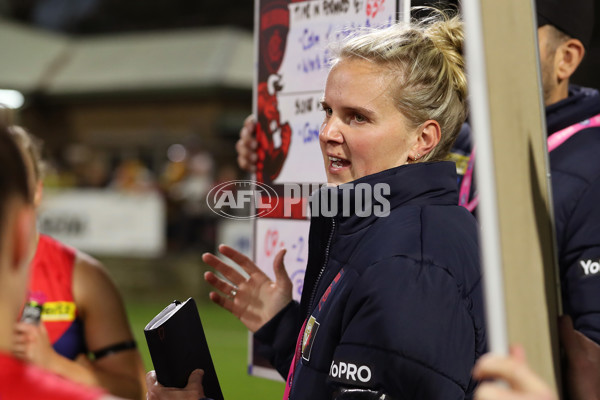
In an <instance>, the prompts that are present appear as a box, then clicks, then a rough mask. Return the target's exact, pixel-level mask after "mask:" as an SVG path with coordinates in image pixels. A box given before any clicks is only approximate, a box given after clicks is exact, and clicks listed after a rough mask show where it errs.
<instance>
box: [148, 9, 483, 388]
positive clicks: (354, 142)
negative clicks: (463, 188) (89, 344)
mask: <svg viewBox="0 0 600 400" xmlns="http://www.w3.org/2000/svg"><path fill="white" fill-rule="evenodd" d="M462 43H463V33H462V24H461V22H460V20H459V19H458V17H449V16H447V15H446V14H444V13H441V12H437V13H436V12H434V15H433V16H432V17H431V18H428V19H426V20H424V21H422V22H416V23H414V24H411V25H393V26H390V27H389V28H385V29H377V30H372V31H369V32H360V33H359V34H357V35H356V36H353V37H350V38H348V39H346V40H345V41H344V42H342V43H341V44H340V46H338V47H337V48H335V49H334V51H335V57H334V59H333V62H332V67H331V70H330V72H329V75H328V78H327V83H326V86H325V92H324V96H323V100H322V102H321V104H322V107H323V110H324V121H323V124H322V126H321V130H320V136H319V138H320V145H321V152H322V154H323V161H324V164H325V170H326V174H327V179H328V183H329V184H330V186H328V187H325V188H323V189H321V191H320V192H317V193H315V194H314V195H313V196H312V199H311V201H312V207H313V208H314V207H318V208H319V211H322V208H321V207H320V206H321V205H322V204H323V202H325V203H326V204H328V205H337V207H333V208H334V209H335V208H336V209H337V213H334V214H333V215H331V213H330V211H331V208H329V209H328V212H327V213H319V212H316V213H315V210H314V209H313V213H312V215H313V216H312V218H311V227H310V236H309V258H308V265H307V269H306V275H305V280H304V287H303V293H302V298H301V301H300V303H296V302H294V301H292V296H291V287H292V285H291V282H290V280H289V278H288V276H287V274H286V272H285V269H284V267H283V257H284V252H283V251H282V252H280V253H279V254H278V255H277V256H276V258H275V262H274V269H275V276H276V279H275V281H271V280H270V279H269V278H268V277H267V276H266V275H265V274H264V273H263V272H261V270H260V269H259V268H258V267H257V266H256V265H254V264H253V263H252V261H251V260H249V259H248V258H246V257H244V256H243V255H241V254H240V253H238V252H237V251H235V250H233V249H231V248H229V247H227V246H221V247H220V249H219V250H220V252H221V253H222V254H224V255H225V256H227V257H229V258H230V259H232V260H233V261H234V262H236V263H237V264H239V265H240V266H241V267H242V268H243V269H244V270H245V271H246V272H247V273H248V274H249V278H248V277H245V276H243V275H242V274H240V273H238V272H236V270H235V269H233V268H232V267H230V266H228V265H227V264H225V263H223V262H222V261H220V260H219V259H218V258H217V257H215V256H214V255H212V254H205V255H204V256H203V259H204V261H205V262H207V263H208V264H210V265H211V266H213V267H214V268H215V269H216V270H217V271H219V272H221V273H222V274H223V275H224V277H225V278H227V280H224V279H220V278H219V277H217V275H216V274H214V273H212V272H208V273H207V274H206V275H205V278H206V280H207V281H208V282H209V283H210V284H212V285H213V286H214V287H215V288H216V289H217V290H218V292H212V293H211V295H210V297H211V299H212V300H213V301H214V302H216V303H217V304H219V305H221V306H222V307H224V308H225V309H227V310H229V311H230V312H232V313H233V314H234V315H236V316H237V317H238V318H239V319H240V320H241V321H242V322H243V323H244V324H245V325H246V326H247V327H248V329H250V330H251V331H252V332H254V337H255V339H257V341H258V342H260V343H261V346H260V348H259V350H260V351H261V352H262V354H263V355H264V356H266V357H267V358H268V359H269V360H270V361H271V362H272V364H273V365H274V366H275V367H276V368H277V369H278V371H279V372H280V373H281V374H282V375H283V376H284V377H287V380H286V392H285V395H284V398H285V399H331V398H334V399H350V398H352V399H388V398H389V399H420V400H427V399H465V398H471V397H472V395H473V391H474V388H475V385H476V382H475V380H473V379H472V378H471V369H472V368H473V365H474V363H475V361H476V360H477V358H478V357H479V356H480V355H481V354H482V353H483V351H484V349H485V333H484V321H483V307H482V292H481V291H482V288H481V277H480V271H479V249H478V239H477V231H478V230H477V224H476V221H475V219H474V218H473V216H472V215H471V214H470V213H469V212H468V211H467V210H466V209H464V208H462V207H459V206H458V205H457V204H458V193H457V185H456V169H455V166H454V164H453V163H452V162H449V161H445V160H446V157H447V155H448V151H449V149H450V148H451V146H452V144H453V142H454V140H455V138H456V135H457V134H458V131H459V129H460V127H461V124H462V123H463V122H464V120H465V117H466V113H467V110H466V108H467V106H466V103H467V88H466V77H465V72H464V62H463V58H462V55H461V53H462ZM378 190H379V194H382V195H383V198H384V199H385V200H384V201H381V199H380V198H378V197H377V196H374V193H378ZM317 200H318V201H319V202H318V203H317ZM296 338H297V341H296ZM147 381H148V382H149V383H150V384H151V387H150V388H149V393H150V394H151V395H153V396H154V395H156V396H157V398H170V397H169V396H170V395H171V394H172V393H173V392H172V391H167V390H166V389H164V388H161V387H160V386H158V385H156V384H155V382H154V381H153V377H152V375H150V376H149V378H147ZM195 382H196V383H194V384H197V381H195ZM188 389H190V388H188ZM192 392H193V390H192ZM196 394H198V393H196ZM190 398H191V397H190Z"/></svg>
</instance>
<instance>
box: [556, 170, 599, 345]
mask: <svg viewBox="0 0 600 400" xmlns="http://www.w3.org/2000/svg"><path fill="white" fill-rule="evenodd" d="M599 199H600V178H598V179H596V180H595V181H594V182H591V183H590V185H589V186H588V187H587V190H585V192H583V194H582V195H581V196H580V197H579V199H578V201H577V203H576V204H575V205H574V208H573V213H572V214H571V217H570V218H569V219H568V220H567V221H566V222H565V223H564V224H565V226H564V227H563V230H564V231H563V233H562V237H563V241H564V244H563V246H564V247H563V248H561V249H560V251H559V253H560V260H559V263H560V265H561V274H562V276H561V286H562V290H563V300H564V302H565V304H564V309H565V311H566V312H567V313H568V314H570V315H571V317H572V318H573V324H574V326H575V329H577V330H579V331H580V332H582V333H583V334H585V335H586V336H587V337H589V338H590V339H592V340H594V341H595V342H596V343H599V344H600V207H599V206H598V200H599Z"/></svg>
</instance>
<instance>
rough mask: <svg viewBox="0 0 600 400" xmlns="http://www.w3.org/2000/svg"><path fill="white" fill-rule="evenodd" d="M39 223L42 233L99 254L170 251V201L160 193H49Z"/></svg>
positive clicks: (146, 255)
mask: <svg viewBox="0 0 600 400" xmlns="http://www.w3.org/2000/svg"><path fill="white" fill-rule="evenodd" d="M38 226H39V230H40V232H42V233H45V234H48V235H50V236H52V237H54V238H56V239H58V240H60V241H62V242H64V243H66V244H68V245H70V246H73V247H75V248H77V249H79V250H82V251H85V252H89V253H91V254H96V255H111V256H125V257H143V258H150V257H157V256H160V255H161V254H162V253H163V252H164V250H165V235H166V233H165V205H164V201H163V198H162V196H161V195H160V194H158V193H156V192H146V193H123V192H116V191H109V190H96V189H73V190H61V191H56V192H50V191H47V192H45V193H44V200H43V203H42V206H41V209H40V213H39V217H38Z"/></svg>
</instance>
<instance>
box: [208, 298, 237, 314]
mask: <svg viewBox="0 0 600 400" xmlns="http://www.w3.org/2000/svg"><path fill="white" fill-rule="evenodd" d="M208 297H209V298H210V300H211V301H212V302H213V303H215V304H217V305H219V306H221V307H223V308H224V309H226V310H227V311H229V312H230V313H232V314H233V315H235V316H236V317H238V318H239V315H237V314H235V312H234V305H233V301H232V300H229V299H228V298H227V297H225V296H221V295H220V294H219V293H217V292H210V293H209V294H208Z"/></svg>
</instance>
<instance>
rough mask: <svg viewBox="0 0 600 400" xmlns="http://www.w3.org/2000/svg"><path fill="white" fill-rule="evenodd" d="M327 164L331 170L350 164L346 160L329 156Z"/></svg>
mask: <svg viewBox="0 0 600 400" xmlns="http://www.w3.org/2000/svg"><path fill="white" fill-rule="evenodd" d="M329 162H330V165H331V166H332V167H333V168H344V167H347V166H348V165H349V164H350V162H349V161H348V160H344V159H343V158H338V157H332V156H329Z"/></svg>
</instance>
